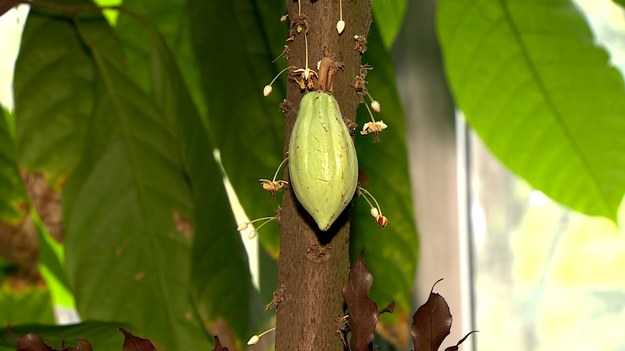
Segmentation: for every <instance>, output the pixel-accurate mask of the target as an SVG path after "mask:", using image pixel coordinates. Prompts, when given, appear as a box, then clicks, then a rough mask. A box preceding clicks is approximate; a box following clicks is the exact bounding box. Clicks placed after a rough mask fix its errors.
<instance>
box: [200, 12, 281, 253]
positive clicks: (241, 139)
mask: <svg viewBox="0 0 625 351" xmlns="http://www.w3.org/2000/svg"><path fill="white" fill-rule="evenodd" d="M189 6H190V7H189V8H190V14H191V30H192V37H193V44H194V48H195V52H196V55H197V61H198V63H199V65H200V77H201V80H202V83H203V86H204V91H205V94H206V103H207V105H208V116H209V126H210V129H211V132H212V135H213V140H214V141H215V144H216V147H217V148H219V150H220V151H221V159H222V163H223V166H224V169H225V171H226V173H227V175H228V178H229V179H230V181H231V182H232V184H233V186H234V189H235V190H236V192H237V195H238V196H239V199H240V200H241V203H242V205H243V207H244V208H245V210H246V212H247V214H248V216H250V218H259V217H265V216H272V215H274V214H275V212H276V209H277V207H278V204H279V202H278V201H275V200H272V199H271V197H270V195H269V194H268V193H267V192H265V191H264V190H263V189H262V188H261V187H260V184H259V182H258V179H259V178H271V177H272V176H273V174H274V172H275V170H276V168H277V167H278V165H279V164H280V162H281V161H282V159H283V155H284V153H283V143H284V116H283V115H282V113H281V112H280V111H279V104H280V102H281V101H282V99H283V98H284V87H283V86H282V85H281V84H280V82H279V81H278V82H276V83H275V84H274V89H273V93H272V94H271V95H270V96H269V97H268V98H263V94H262V92H263V87H264V86H265V85H266V84H268V83H269V82H270V81H271V79H272V78H273V77H274V75H275V74H276V73H277V72H278V69H277V68H274V66H273V65H272V64H271V61H272V60H273V59H274V58H275V57H277V56H278V55H279V54H280V53H281V52H282V49H283V44H284V40H285V39H286V37H287V32H288V27H287V24H285V23H281V22H280V20H279V19H280V16H281V15H282V14H283V11H285V10H284V9H285V3H284V2H281V1H277V0H273V1H246V0H235V1H203V0H192V1H189ZM207 14H215V16H213V17H211V19H210V20H207V18H206V16H207ZM277 238H278V227H277V226H276V225H267V226H265V227H263V231H262V235H260V240H261V242H263V244H264V245H265V246H266V248H267V249H268V250H269V251H270V253H272V254H273V255H274V257H276V256H277V254H278V249H277V245H278V240H277Z"/></svg>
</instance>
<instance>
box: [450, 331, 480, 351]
mask: <svg viewBox="0 0 625 351" xmlns="http://www.w3.org/2000/svg"><path fill="white" fill-rule="evenodd" d="M473 333H477V330H473V331H471V332H469V333H468V334H467V335H465V336H464V337H463V338H462V339H460V341H458V343H457V344H456V345H453V346H449V347H448V348H446V349H445V351H458V349H459V348H460V344H462V343H463V342H464V341H465V340H466V339H467V338H468V337H469V335H471V334H473Z"/></svg>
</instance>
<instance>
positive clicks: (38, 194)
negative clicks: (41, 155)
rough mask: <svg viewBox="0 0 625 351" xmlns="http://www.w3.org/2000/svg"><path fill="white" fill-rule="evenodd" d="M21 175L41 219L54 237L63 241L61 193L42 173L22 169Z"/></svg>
mask: <svg viewBox="0 0 625 351" xmlns="http://www.w3.org/2000/svg"><path fill="white" fill-rule="evenodd" d="M21 176H22V180H23V182H24V186H25V187H26V191H27V192H28V196H29V197H30V199H31V201H32V202H33V204H34V206H35V210H37V213H38V214H39V217H40V218H41V221H42V222H43V224H44V225H45V226H46V228H47V229H48V231H49V232H50V234H51V235H52V237H54V238H55V239H56V240H57V241H58V242H63V239H64V234H63V221H62V215H61V194H60V193H59V192H57V191H55V189H53V188H52V187H51V186H50V185H49V184H48V182H47V181H46V179H45V178H44V176H43V175H42V174H41V173H28V172H27V171H24V170H22V171H21Z"/></svg>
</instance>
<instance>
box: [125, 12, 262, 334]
mask: <svg viewBox="0 0 625 351" xmlns="http://www.w3.org/2000/svg"><path fill="white" fill-rule="evenodd" d="M122 18H123V17H122ZM120 23H121V18H120ZM149 43H151V46H152V50H151V52H152V53H153V55H152V62H153V66H154V67H159V68H160V69H159V70H158V71H156V72H153V80H154V83H155V95H156V96H157V97H158V101H159V104H160V105H161V108H162V109H163V110H164V111H165V112H166V115H170V116H177V122H178V127H179V130H180V134H181V136H183V140H182V143H183V158H184V160H185V164H186V167H187V169H188V171H189V177H190V182H191V188H192V189H193V201H194V207H195V213H194V214H195V223H194V224H195V238H194V245H193V254H192V262H193V263H192V275H191V287H192V290H191V292H192V296H193V301H194V303H195V307H196V309H197V312H198V314H199V316H200V318H201V319H202V322H203V324H204V326H205V328H207V329H208V330H209V331H210V332H211V333H213V334H217V333H218V332H219V333H220V334H221V336H222V340H226V335H224V333H225V331H226V328H225V326H228V327H229V328H231V329H232V330H233V331H234V332H235V333H236V336H237V337H238V338H239V340H240V341H241V342H244V341H246V340H247V338H248V337H249V335H251V334H253V332H254V331H255V329H254V328H255V327H256V326H257V325H258V323H257V319H258V317H259V316H260V313H261V311H262V305H261V304H260V303H259V301H258V296H257V295H258V293H257V292H256V290H255V289H254V287H253V285H252V282H251V276H250V271H249V266H248V260H247V255H246V253H245V249H244V247H243V243H242V242H241V237H240V235H238V233H237V232H236V223H235V221H234V217H233V214H232V212H231V210H230V206H229V203H228V197H227V194H226V192H225V188H224V186H223V181H222V173H221V171H220V169H219V167H218V165H217V163H216V162H215V159H214V158H213V145H212V142H211V140H210V137H209V135H208V132H207V130H206V128H205V127H204V125H203V124H202V120H201V117H200V115H199V113H198V111H197V110H196V108H195V106H194V104H193V101H192V98H191V96H190V94H189V92H188V90H187V88H186V86H185V84H184V82H183V78H182V75H181V73H180V71H179V70H178V68H177V66H176V62H175V61H174V58H173V56H172V53H171V52H170V51H169V50H168V48H167V45H166V43H165V42H164V40H162V38H161V37H160V36H159V35H158V33H157V31H156V29H155V28H153V27H151V28H150V40H149ZM224 322H225V323H224ZM220 328H221V330H220V331H218V330H219V329H220Z"/></svg>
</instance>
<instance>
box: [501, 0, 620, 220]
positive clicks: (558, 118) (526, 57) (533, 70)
mask: <svg viewBox="0 0 625 351" xmlns="http://www.w3.org/2000/svg"><path fill="white" fill-rule="evenodd" d="M499 3H500V5H501V9H502V11H503V14H504V18H505V19H506V21H507V22H508V24H509V26H510V29H511V31H512V37H513V39H514V40H515V41H516V43H517V45H518V47H519V48H520V50H521V55H522V58H523V61H525V64H526V65H527V67H528V69H529V72H530V74H531V76H532V77H533V78H534V81H535V83H536V86H537V88H538V90H539V91H540V93H541V95H542V96H543V98H544V101H545V103H546V104H547V107H548V108H549V110H551V111H552V114H551V115H552V116H553V117H554V119H555V122H556V124H557V125H559V126H560V129H561V130H562V132H563V134H564V137H565V139H566V140H567V141H568V143H569V145H570V146H571V148H572V149H573V150H574V151H575V154H576V155H577V157H578V159H579V160H580V161H581V162H582V164H583V166H584V167H583V168H584V171H585V172H586V174H588V176H589V178H590V179H591V183H592V184H593V185H594V187H595V188H596V189H597V190H598V192H599V194H601V197H602V199H603V204H604V209H606V210H607V211H608V213H611V214H612V215H614V213H612V212H613V211H612V209H611V206H610V200H609V198H608V195H607V194H606V193H605V191H604V189H603V188H602V187H601V182H600V181H599V178H598V177H597V175H596V174H595V172H593V168H592V167H591V165H590V162H589V161H588V159H587V158H586V156H585V153H584V152H583V150H582V148H581V147H580V145H579V144H578V143H577V142H576V140H575V137H574V135H573V133H572V132H571V130H570V129H569V127H568V126H567V124H566V122H565V119H564V117H563V116H562V114H561V113H560V110H559V109H558V107H557V105H556V103H555V102H554V101H553V99H552V98H551V95H550V94H549V91H548V89H547V87H546V85H545V83H544V82H543V80H542V79H541V76H540V73H539V72H538V69H537V67H536V65H535V64H534V60H532V57H531V55H530V53H529V50H528V48H527V46H526V45H525V42H524V41H523V38H522V36H521V32H520V30H519V28H518V27H517V25H516V22H515V21H514V18H513V16H512V13H511V12H510V9H509V7H508V0H499Z"/></svg>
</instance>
